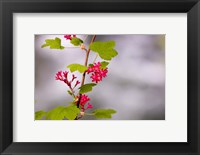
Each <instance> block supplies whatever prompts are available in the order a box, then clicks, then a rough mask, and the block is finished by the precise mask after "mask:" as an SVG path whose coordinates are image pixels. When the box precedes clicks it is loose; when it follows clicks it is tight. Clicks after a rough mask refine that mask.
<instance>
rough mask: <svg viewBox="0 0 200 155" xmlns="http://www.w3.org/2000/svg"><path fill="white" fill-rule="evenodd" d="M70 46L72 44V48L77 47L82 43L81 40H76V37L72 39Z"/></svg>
mask: <svg viewBox="0 0 200 155" xmlns="http://www.w3.org/2000/svg"><path fill="white" fill-rule="evenodd" d="M70 42H71V44H73V45H74V46H79V45H81V44H82V43H83V40H81V39H79V38H76V37H73V38H72V39H71V40H70Z"/></svg>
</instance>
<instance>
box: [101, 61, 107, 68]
mask: <svg viewBox="0 0 200 155" xmlns="http://www.w3.org/2000/svg"><path fill="white" fill-rule="evenodd" d="M108 64H109V62H106V61H102V62H101V67H100V68H101V69H106V67H107V66H108Z"/></svg>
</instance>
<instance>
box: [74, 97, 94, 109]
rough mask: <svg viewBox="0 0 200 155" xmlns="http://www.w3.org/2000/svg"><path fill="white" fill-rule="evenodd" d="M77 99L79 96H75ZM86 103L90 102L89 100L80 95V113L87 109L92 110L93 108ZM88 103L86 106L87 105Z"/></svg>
mask: <svg viewBox="0 0 200 155" xmlns="http://www.w3.org/2000/svg"><path fill="white" fill-rule="evenodd" d="M77 98H79V96H77ZM88 101H90V98H89V97H88V96H87V95H85V94H82V95H81V99H80V106H81V109H82V111H85V110H87V109H91V108H93V106H92V105H91V104H90V103H88ZM77 103H78V102H76V104H77ZM87 103H88V104H87ZM86 104H87V107H86V108H85V105H86Z"/></svg>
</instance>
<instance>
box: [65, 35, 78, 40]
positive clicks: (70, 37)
mask: <svg viewBox="0 0 200 155" xmlns="http://www.w3.org/2000/svg"><path fill="white" fill-rule="evenodd" d="M72 36H73V37H74V38H75V37H76V35H75V34H73V35H70V34H66V35H64V38H66V40H71V39H72Z"/></svg>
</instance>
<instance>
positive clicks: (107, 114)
mask: <svg viewBox="0 0 200 155" xmlns="http://www.w3.org/2000/svg"><path fill="white" fill-rule="evenodd" d="M93 113H94V116H95V117H96V118H100V119H101V118H112V114H115V113H116V111H115V110H113V109H97V110H95V111H94V112H93Z"/></svg>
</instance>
